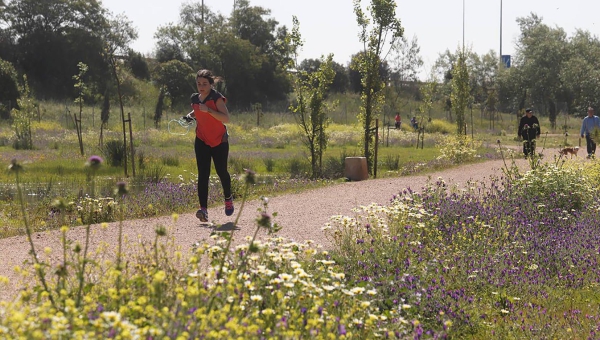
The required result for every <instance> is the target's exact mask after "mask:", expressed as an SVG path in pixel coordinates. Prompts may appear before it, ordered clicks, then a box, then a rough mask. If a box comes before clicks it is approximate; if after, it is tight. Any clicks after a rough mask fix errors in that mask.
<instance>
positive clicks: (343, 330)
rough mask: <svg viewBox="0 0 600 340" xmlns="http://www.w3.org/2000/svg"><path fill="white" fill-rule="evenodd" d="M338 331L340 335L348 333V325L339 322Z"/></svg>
mask: <svg viewBox="0 0 600 340" xmlns="http://www.w3.org/2000/svg"><path fill="white" fill-rule="evenodd" d="M338 333H339V335H346V326H344V325H343V324H339V325H338Z"/></svg>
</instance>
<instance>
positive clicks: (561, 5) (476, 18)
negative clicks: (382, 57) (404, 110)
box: [102, 0, 600, 75]
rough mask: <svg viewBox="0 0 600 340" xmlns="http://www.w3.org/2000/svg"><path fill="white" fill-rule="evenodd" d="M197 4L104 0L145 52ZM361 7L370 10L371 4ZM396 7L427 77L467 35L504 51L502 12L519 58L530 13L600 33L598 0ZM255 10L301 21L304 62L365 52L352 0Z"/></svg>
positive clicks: (225, 8) (265, 3) (479, 48)
mask: <svg viewBox="0 0 600 340" xmlns="http://www.w3.org/2000/svg"><path fill="white" fill-rule="evenodd" d="M190 2H201V0H197V1H196V0H194V1H190V0H187V1H186V0H183V1H182V0H143V1H141V0H102V4H103V6H104V7H105V8H107V9H108V10H110V11H111V12H112V13H113V14H115V15H116V14H124V15H126V16H127V18H128V19H129V20H130V21H131V22H132V24H133V26H134V27H135V28H136V29H137V31H138V35H139V37H138V39H137V40H136V41H135V42H133V44H132V46H131V47H132V48H133V49H134V50H136V51H138V52H140V53H142V54H150V53H151V52H152V51H153V50H154V47H155V39H154V34H155V33H156V31H157V28H158V27H161V26H165V25H167V24H169V23H174V24H176V23H178V21H179V11H180V8H181V6H182V5H183V4H185V3H190ZM233 3H234V0H204V5H205V6H207V7H208V8H210V9H211V10H212V11H214V12H220V13H221V14H223V15H225V16H229V14H230V13H231V10H232V8H233ZM362 3H363V4H364V5H365V6H366V5H367V4H368V3H370V1H368V0H363V1H362ZM396 4H397V8H396V16H397V17H398V18H399V19H400V21H401V23H402V26H403V27H404V35H405V36H406V37H407V38H408V40H409V41H410V40H412V38H413V37H414V36H416V37H417V39H418V44H419V46H420V47H421V57H422V58H423V61H424V66H423V69H422V70H421V75H423V74H428V73H429V70H430V69H431V67H432V66H433V64H434V63H435V61H436V59H437V58H438V56H439V54H440V53H443V52H444V51H446V50H450V51H451V52H455V51H456V50H457V49H458V48H459V47H460V46H462V44H463V33H464V44H465V47H466V48H470V49H471V50H472V51H474V52H476V53H478V54H485V53H488V52H489V51H490V50H493V51H494V52H495V53H498V51H499V49H500V15H501V12H502V54H508V55H512V54H514V52H515V42H516V40H517V38H518V36H519V34H520V31H519V27H518V25H517V22H516V19H517V18H522V17H527V16H529V15H530V14H531V13H535V14H536V15H538V16H540V17H542V18H543V21H542V22H543V23H545V24H546V25H549V26H551V27H560V28H563V29H564V30H565V32H566V33H567V35H568V36H572V35H573V34H574V33H575V31H576V29H582V30H587V31H589V32H591V33H592V34H593V35H595V36H598V34H599V31H600V16H598V13H600V1H598V0H569V1H565V0H462V1H461V0H397V1H396ZM250 5H251V6H261V7H264V8H267V9H270V10H271V17H272V18H274V19H275V20H277V21H278V22H279V24H280V25H285V26H287V27H288V28H291V27H292V17H293V16H294V15H295V16H296V17H297V18H298V20H299V22H300V33H301V35H302V39H303V41H304V46H303V47H302V51H301V52H300V55H299V57H300V60H303V59H307V58H320V57H321V56H326V55H328V54H329V53H333V54H334V57H333V59H334V60H335V61H336V62H338V63H340V64H342V65H347V64H348V63H349V61H350V56H351V55H352V54H355V53H357V52H358V51H360V50H361V49H362V47H363V46H362V44H361V43H360V41H359V38H358V33H359V27H358V25H357V24H356V16H355V14H354V11H353V9H354V7H353V1H352V0H303V1H290V0H250ZM501 5H502V11H501V10H500V8H501ZM463 9H464V15H463ZM463 19H464V23H463Z"/></svg>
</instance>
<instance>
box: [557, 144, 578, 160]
mask: <svg viewBox="0 0 600 340" xmlns="http://www.w3.org/2000/svg"><path fill="white" fill-rule="evenodd" d="M577 152H579V147H578V146H573V147H568V148H563V149H561V150H560V151H559V152H558V153H559V154H560V155H562V156H567V155H569V154H570V155H571V158H573V156H575V157H577Z"/></svg>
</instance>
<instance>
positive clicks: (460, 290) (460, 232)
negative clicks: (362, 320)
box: [336, 180, 600, 339]
mask: <svg viewBox="0 0 600 340" xmlns="http://www.w3.org/2000/svg"><path fill="white" fill-rule="evenodd" d="M515 188H516V187H513V186H511V184H510V183H506V182H505V183H501V182H500V180H495V181H494V182H493V183H492V184H491V185H490V186H489V187H485V188H476V189H472V190H468V191H466V192H450V191H449V190H448V189H447V187H446V186H445V184H444V183H443V182H442V181H439V182H437V183H434V184H431V185H430V186H429V187H428V188H424V189H423V190H422V191H421V192H420V193H416V192H413V191H411V190H405V191H403V192H401V193H400V195H397V196H395V197H394V199H393V200H399V201H400V202H402V204H406V205H410V206H418V207H420V209H422V210H423V211H425V212H427V214H428V216H427V218H425V219H423V221H424V222H423V223H421V224H424V225H417V224H419V223H417V222H416V221H414V223H407V224H405V225H396V226H392V225H390V226H388V228H389V230H390V232H389V237H377V236H376V234H377V232H375V231H373V229H374V227H373V226H372V225H370V224H366V223H365V224H363V225H362V226H360V227H359V231H358V234H359V235H358V236H356V239H355V240H354V242H351V243H345V244H346V246H348V245H351V247H353V248H354V250H348V249H346V250H344V251H343V253H344V254H352V255H353V256H340V257H339V258H337V257H336V260H338V261H339V262H340V263H341V264H342V265H343V266H344V267H345V272H346V275H347V278H348V279H349V280H350V281H351V282H352V283H354V284H356V283H357V282H363V283H367V284H371V285H373V286H374V287H375V288H376V289H377V291H378V292H380V296H379V298H380V300H378V302H377V303H378V306H379V308H381V309H384V310H398V311H400V315H402V316H403V317H404V319H406V320H412V319H415V320H419V321H420V322H419V327H422V328H421V329H417V328H416V327H415V328H414V329H413V334H412V335H411V336H414V337H415V338H434V339H438V338H445V337H447V336H452V337H457V338H463V337H469V336H473V334H478V335H482V334H485V335H486V336H490V337H494V336H500V335H499V333H498V332H501V333H502V334H503V336H508V337H516V338H546V337H552V334H553V333H552V332H553V330H552V329H556V327H561V326H560V325H561V324H570V325H577V328H576V329H573V330H570V331H571V332H574V333H573V334H574V336H575V337H577V338H590V339H594V338H597V336H598V329H600V314H599V313H598V308H590V304H589V301H590V300H587V302H586V301H584V300H583V299H582V301H580V302H573V300H574V298H570V301H571V302H570V303H571V305H570V306H566V305H564V303H563V302H561V301H562V300H563V299H564V297H565V295H567V292H569V293H570V294H573V292H577V293H575V295H580V294H581V295H584V294H585V292H586V291H588V290H589V289H593V287H597V286H598V285H600V269H599V268H600V263H599V262H600V246H599V245H600V233H598V227H599V226H600V216H598V214H597V212H596V209H595V208H594V209H585V208H584V209H580V210H577V209H565V207H564V202H561V200H560V199H558V198H556V197H554V198H553V197H552V193H548V194H547V195H546V196H545V197H541V195H543V193H540V197H526V196H524V195H522V193H521V192H520V191H519V190H516V189H515ZM595 200H597V198H596V199H595ZM541 202H544V204H542V203H541ZM404 222H406V220H403V222H402V223H404ZM390 223H391V222H390ZM360 228H362V230H360ZM592 300H593V301H594V303H593V304H594V305H595V306H597V305H598V302H599V301H598V299H596V298H594V299H592ZM402 306H410V307H407V308H405V309H403V308H402ZM582 310H583V311H582ZM449 321H450V322H451V324H452V327H447V325H448V322H449ZM490 325H492V326H490ZM492 329H495V330H494V332H495V335H494V334H492ZM569 329H570V328H569ZM417 333H418V334H417ZM406 336H408V335H407V334H404V335H402V337H406Z"/></svg>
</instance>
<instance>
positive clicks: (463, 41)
mask: <svg viewBox="0 0 600 340" xmlns="http://www.w3.org/2000/svg"><path fill="white" fill-rule="evenodd" d="M462 28H463V32H462V33H463V37H462V38H463V40H462V49H463V52H465V0H463V27H462Z"/></svg>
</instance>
